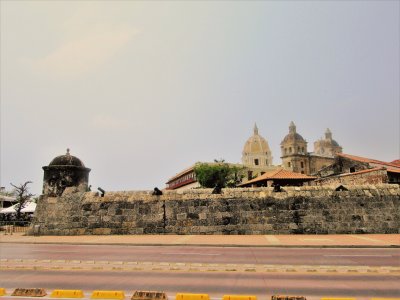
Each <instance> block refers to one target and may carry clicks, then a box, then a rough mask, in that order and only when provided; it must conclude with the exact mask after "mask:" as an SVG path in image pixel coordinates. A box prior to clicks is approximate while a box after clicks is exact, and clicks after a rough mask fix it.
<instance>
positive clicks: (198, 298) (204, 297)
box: [175, 293, 210, 300]
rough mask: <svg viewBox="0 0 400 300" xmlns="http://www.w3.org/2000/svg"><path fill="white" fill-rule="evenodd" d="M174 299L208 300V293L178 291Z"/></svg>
mask: <svg viewBox="0 0 400 300" xmlns="http://www.w3.org/2000/svg"><path fill="white" fill-rule="evenodd" d="M175 299H176V300H210V296H209V295H208V294H184V293H178V294H176V297H175Z"/></svg>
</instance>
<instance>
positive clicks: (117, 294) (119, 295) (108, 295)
mask: <svg viewBox="0 0 400 300" xmlns="http://www.w3.org/2000/svg"><path fill="white" fill-rule="evenodd" d="M90 299H121V300H123V299H125V293H124V292H123V291H93V293H92V295H91V296H90Z"/></svg>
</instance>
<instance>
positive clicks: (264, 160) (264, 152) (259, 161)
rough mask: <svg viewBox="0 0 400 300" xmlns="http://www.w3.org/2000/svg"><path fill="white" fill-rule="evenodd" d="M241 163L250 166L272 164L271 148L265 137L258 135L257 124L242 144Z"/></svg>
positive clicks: (260, 166) (263, 166) (267, 165)
mask: <svg viewBox="0 0 400 300" xmlns="http://www.w3.org/2000/svg"><path fill="white" fill-rule="evenodd" d="M242 163H243V165H245V166H246V167H251V168H265V167H269V166H272V154H271V150H270V149H269V145H268V142H267V141H266V139H264V138H263V137H262V136H261V135H259V133H258V127H257V124H255V125H254V129H253V135H252V136H251V137H250V138H249V139H248V140H247V141H246V143H245V144H244V147H243V152H242Z"/></svg>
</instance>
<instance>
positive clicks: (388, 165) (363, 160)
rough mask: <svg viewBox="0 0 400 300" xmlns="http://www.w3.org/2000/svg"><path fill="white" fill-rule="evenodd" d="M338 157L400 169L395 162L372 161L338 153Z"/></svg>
mask: <svg viewBox="0 0 400 300" xmlns="http://www.w3.org/2000/svg"><path fill="white" fill-rule="evenodd" d="M337 155H338V156H341V157H344V158H348V159H352V160H355V161H359V162H364V163H369V164H375V165H380V166H383V167H394V168H400V165H398V164H394V163H393V162H391V163H390V162H385V161H381V160H376V159H371V158H366V157H361V156H355V155H350V154H344V153H338V154H337Z"/></svg>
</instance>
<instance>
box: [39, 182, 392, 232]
mask: <svg viewBox="0 0 400 300" xmlns="http://www.w3.org/2000/svg"><path fill="white" fill-rule="evenodd" d="M348 189H349V190H348V191H335V190H334V188H330V187H318V186H307V187H285V188H284V192H280V193H275V192H273V189H272V188H240V189H239V188H237V189H223V194H221V195H213V194H211V190H208V189H195V190H187V191H180V192H177V191H166V192H164V195H161V196H153V195H151V192H150V191H143V192H107V193H106V194H105V196H104V197H100V196H99V195H98V194H97V193H94V192H87V193H84V192H80V191H79V190H78V189H74V188H67V189H66V190H65V192H64V193H63V195H62V196H61V197H58V198H52V197H42V198H41V199H40V200H39V201H38V206H37V210H36V213H35V220H34V225H40V230H41V234H49V235H76V234H290V233H293V234H302V233H309V234H314V233H315V234H325V233H329V234H330V233H332V234H333V233H398V232H399V228H400V212H399V211H400V188H399V186H398V185H389V184H385V185H379V186H371V185H364V186H351V187H350V186H349V187H348ZM32 232H33V231H31V233H32Z"/></svg>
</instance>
